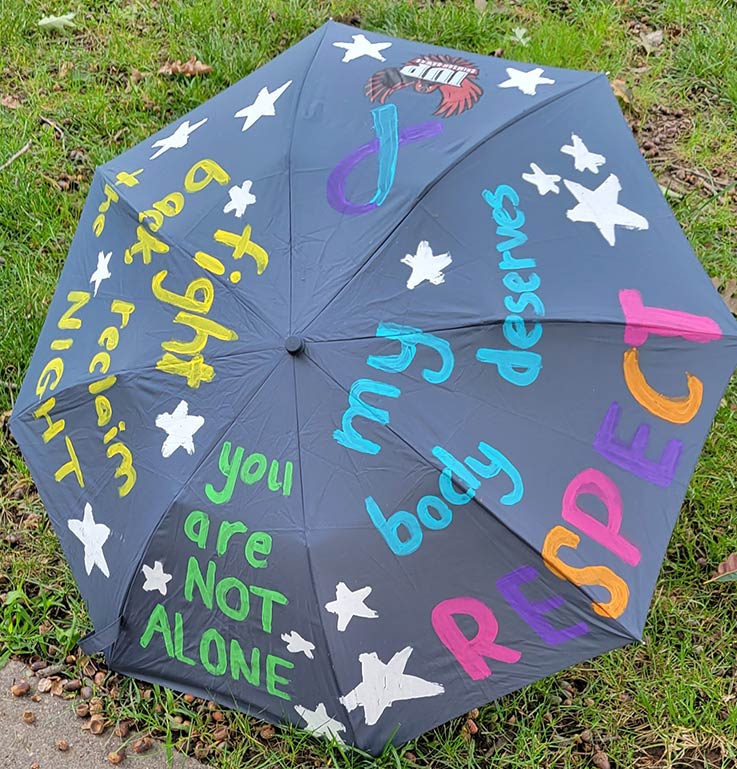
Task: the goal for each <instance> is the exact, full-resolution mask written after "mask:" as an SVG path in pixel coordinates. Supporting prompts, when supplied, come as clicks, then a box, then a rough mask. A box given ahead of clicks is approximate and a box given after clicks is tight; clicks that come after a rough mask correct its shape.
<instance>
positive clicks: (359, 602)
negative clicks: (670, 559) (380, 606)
mask: <svg viewBox="0 0 737 769" xmlns="http://www.w3.org/2000/svg"><path fill="white" fill-rule="evenodd" d="M370 593H371V588H370V587H369V586H368V585H367V586H366V587H362V588H359V589H358V590H351V589H350V588H349V587H348V586H347V585H346V584H345V582H338V584H337V585H336V586H335V600H334V601H330V602H329V603H326V604H325V608H326V609H327V610H328V611H329V612H330V613H331V614H337V615H338V630H339V631H340V632H341V633H342V632H343V631H344V630H345V629H346V628H347V627H348V623H349V622H350V621H351V620H352V619H353V618H354V617H365V618H366V619H375V618H376V617H378V616H379V615H378V613H377V612H375V611H374V610H373V609H369V607H368V606H366V603H365V601H366V598H367V597H368V596H369V595H370Z"/></svg>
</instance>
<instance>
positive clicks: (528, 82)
mask: <svg viewBox="0 0 737 769" xmlns="http://www.w3.org/2000/svg"><path fill="white" fill-rule="evenodd" d="M506 70H507V75H509V79H508V80H505V81H504V82H503V83H499V88H519V90H520V91H522V93H526V94H527V95H528V96H535V94H536V93H537V87H538V86H539V85H553V83H555V80H551V78H549V77H541V75H542V73H543V68H542V67H535V69H531V70H530V71H529V72H523V71H522V70H521V69H515V68H514V67H507V68H506Z"/></svg>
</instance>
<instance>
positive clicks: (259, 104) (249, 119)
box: [234, 80, 292, 131]
mask: <svg viewBox="0 0 737 769" xmlns="http://www.w3.org/2000/svg"><path fill="white" fill-rule="evenodd" d="M290 85H292V81H291V80H287V82H286V83H284V84H283V85H280V86H279V87H278V88H277V89H276V91H271V92H269V89H268V88H266V87H265V86H264V88H262V89H261V90H260V91H259V92H258V96H257V97H256V98H255V99H254V101H253V104H249V105H248V106H247V107H243V109H239V110H238V112H236V113H235V116H234V117H244V118H245V119H246V122H245V123H243V128H241V131H247V130H248V129H249V128H250V127H251V126H252V125H253V124H254V123H255V122H256V121H257V120H259V119H260V118H262V117H274V115H276V107H275V104H276V100H277V99H278V98H279V97H280V96H281V95H282V94H283V93H284V91H286V90H287V88H289V86H290Z"/></svg>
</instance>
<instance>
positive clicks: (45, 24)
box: [38, 11, 77, 32]
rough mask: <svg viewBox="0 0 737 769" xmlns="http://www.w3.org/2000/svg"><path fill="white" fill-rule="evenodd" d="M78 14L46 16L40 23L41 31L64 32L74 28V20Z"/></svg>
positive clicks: (73, 12)
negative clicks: (66, 29)
mask: <svg viewBox="0 0 737 769" xmlns="http://www.w3.org/2000/svg"><path fill="white" fill-rule="evenodd" d="M76 15H77V14H76V12H75V11H72V12H71V13H65V14H63V15H62V16H44V17H43V19H41V21H39V22H38V26H39V27H41V29H45V30H50V31H56V32H63V31H64V28H65V27H74V26H75V25H74V22H73V21H72V19H73V18H74V17H75V16H76Z"/></svg>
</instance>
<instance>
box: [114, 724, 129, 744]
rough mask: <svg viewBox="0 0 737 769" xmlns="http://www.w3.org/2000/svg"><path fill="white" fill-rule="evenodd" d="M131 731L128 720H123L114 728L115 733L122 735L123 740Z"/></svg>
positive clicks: (118, 735) (117, 735)
mask: <svg viewBox="0 0 737 769" xmlns="http://www.w3.org/2000/svg"><path fill="white" fill-rule="evenodd" d="M129 731H130V726H129V724H128V722H127V721H121V722H120V723H119V724H118V725H117V726H116V727H115V729H114V730H113V734H114V735H115V736H116V737H120V739H121V740H124V739H125V738H126V737H127V736H128V732H129Z"/></svg>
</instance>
